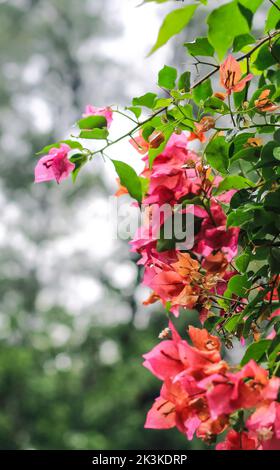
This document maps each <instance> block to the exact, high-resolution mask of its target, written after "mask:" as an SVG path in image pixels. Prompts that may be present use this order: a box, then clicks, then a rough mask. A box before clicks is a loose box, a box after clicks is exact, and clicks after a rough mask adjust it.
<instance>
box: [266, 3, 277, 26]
mask: <svg viewBox="0 0 280 470" xmlns="http://www.w3.org/2000/svg"><path fill="white" fill-rule="evenodd" d="M274 3H275V4H276V5H277V6H278V7H280V0H274ZM279 23H280V15H279V10H277V8H275V6H274V5H272V6H271V8H270V10H269V12H268V16H267V20H266V23H265V31H271V30H272V29H274V28H276V27H277V26H278V24H279Z"/></svg>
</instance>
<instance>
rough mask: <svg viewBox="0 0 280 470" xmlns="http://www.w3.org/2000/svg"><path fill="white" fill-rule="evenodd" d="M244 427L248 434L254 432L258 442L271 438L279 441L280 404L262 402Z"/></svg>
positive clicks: (279, 443)
mask: <svg viewBox="0 0 280 470" xmlns="http://www.w3.org/2000/svg"><path fill="white" fill-rule="evenodd" d="M246 427H247V429H248V430H249V431H250V432H254V433H255V434H256V435H257V436H258V439H259V440H260V441H269V440H271V439H273V438H276V439H279V440H280V403H278V402H276V401H272V402H271V403H269V402H264V404H263V405H262V406H260V407H259V408H257V410H256V411H255V412H254V413H253V414H252V415H251V416H250V418H249V419H248V420H247V421H246ZM279 445H280V442H279V441H278V446H279ZM278 448H279V447H278Z"/></svg>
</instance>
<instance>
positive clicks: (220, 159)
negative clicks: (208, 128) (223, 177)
mask: <svg viewBox="0 0 280 470" xmlns="http://www.w3.org/2000/svg"><path fill="white" fill-rule="evenodd" d="M228 149H229V144H228V143H227V142H226V141H225V138H224V137H222V136H219V137H216V138H215V139H213V140H211V141H210V142H209V144H208V145H207V147H206V149H205V154H206V159H207V161H208V163H209V164H210V165H211V166H212V168H214V169H215V170H217V171H220V172H221V173H223V174H224V173H227V170H228V165H229V158H228Z"/></svg>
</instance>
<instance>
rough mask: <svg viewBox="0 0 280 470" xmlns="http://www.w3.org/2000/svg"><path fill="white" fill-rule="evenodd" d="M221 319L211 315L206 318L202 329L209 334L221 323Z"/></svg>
mask: <svg viewBox="0 0 280 470" xmlns="http://www.w3.org/2000/svg"><path fill="white" fill-rule="evenodd" d="M222 320H223V319H222V318H221V317H218V316H216V315H211V317H208V318H207V320H205V322H204V325H203V328H206V330H207V331H209V333H210V332H211V331H213V330H214V328H215V327H216V326H217V325H218V324H219V323H221V321H222Z"/></svg>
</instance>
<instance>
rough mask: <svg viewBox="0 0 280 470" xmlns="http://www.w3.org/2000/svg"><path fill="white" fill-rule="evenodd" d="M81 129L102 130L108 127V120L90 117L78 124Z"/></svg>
mask: <svg viewBox="0 0 280 470" xmlns="http://www.w3.org/2000/svg"><path fill="white" fill-rule="evenodd" d="M77 124H78V126H79V128H80V129H102V127H106V126H107V119H106V118H105V117H104V116H88V117H85V118H84V119H80V121H78V122H77Z"/></svg>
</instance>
